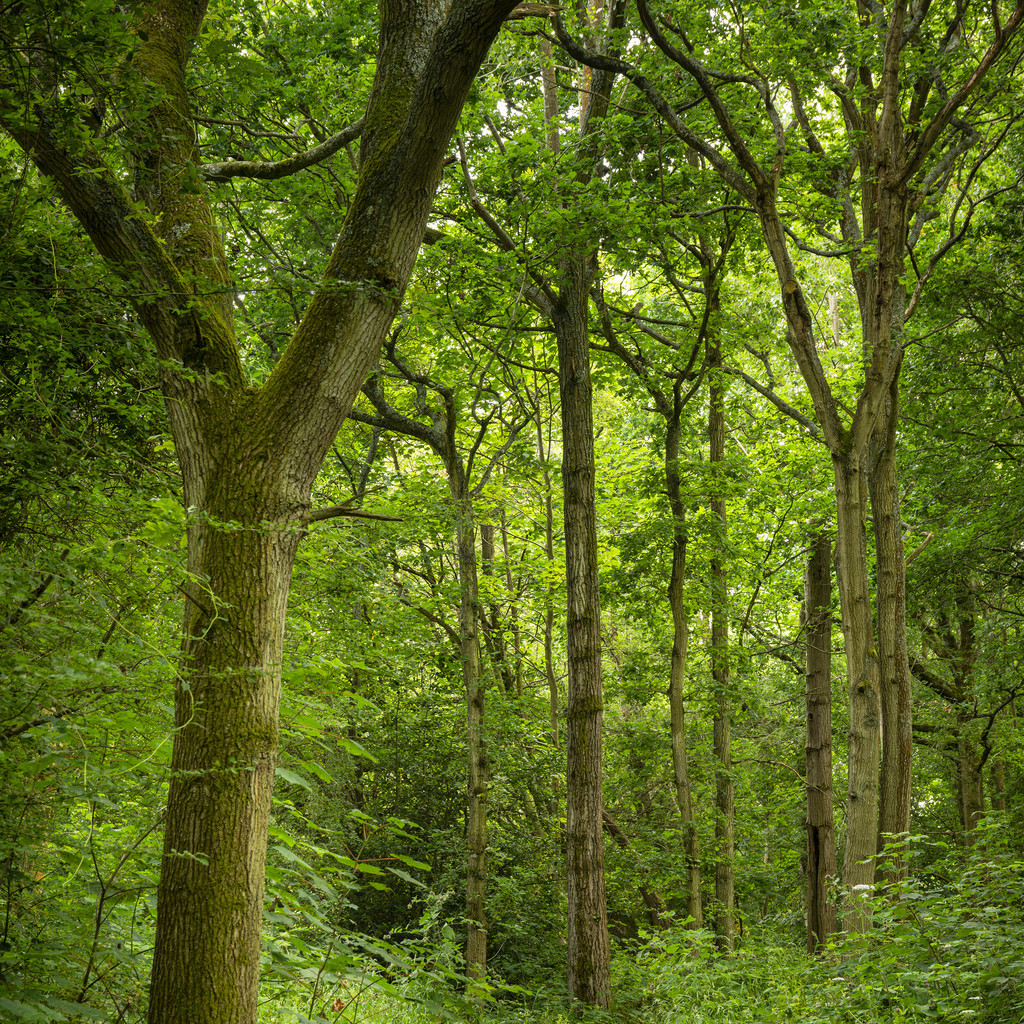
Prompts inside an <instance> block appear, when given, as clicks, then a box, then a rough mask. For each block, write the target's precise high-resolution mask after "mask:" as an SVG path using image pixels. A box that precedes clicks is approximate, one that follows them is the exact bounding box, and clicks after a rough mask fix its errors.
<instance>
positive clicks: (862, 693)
mask: <svg viewBox="0 0 1024 1024" xmlns="http://www.w3.org/2000/svg"><path fill="white" fill-rule="evenodd" d="M832 463H833V467H834V469H835V482H836V513H837V518H836V577H837V579H838V582H839V600H840V605H841V607H842V616H843V640H844V648H845V650H846V674H847V682H848V685H849V697H850V732H849V767H848V773H847V778H848V790H847V804H846V851H845V854H844V858H843V885H844V887H845V888H846V889H847V890H848V891H849V892H850V893H851V894H852V895H851V898H850V906H849V910H848V912H847V914H846V917H845V922H844V923H845V926H846V928H847V930H849V931H853V932H861V931H864V930H865V929H866V928H867V926H868V923H869V921H870V912H869V910H868V908H867V907H866V906H865V905H864V904H863V903H862V901H861V899H860V897H862V896H864V895H866V894H867V893H868V891H869V890H870V889H871V887H872V886H873V885H874V878H875V853H876V850H877V845H878V772H879V767H878V765H879V761H878V758H879V742H880V737H881V722H880V717H879V716H880V707H879V695H878V657H877V654H876V651H875V645H874V635H873V631H872V622H871V599H870V597H869V594H868V573H867V540H866V536H865V532H864V514H865V502H864V497H865V495H864V491H865V490H866V487H865V485H864V481H863V473H862V470H861V466H860V462H859V460H858V459H856V458H854V457H852V456H850V457H847V458H845V459H844V458H841V457H837V456H833V459H832Z"/></svg>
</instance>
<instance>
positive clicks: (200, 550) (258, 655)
mask: <svg viewBox="0 0 1024 1024" xmlns="http://www.w3.org/2000/svg"><path fill="white" fill-rule="evenodd" d="M228 465H230V463H228ZM243 473H244V470H243ZM243 473H239V474H238V475H236V476H235V477H234V479H231V478H230V477H229V473H228V470H227V465H225V464H223V463H222V469H221V472H219V473H216V472H214V473H211V474H210V475H211V477H216V478H217V480H218V483H220V484H221V485H222V486H223V491H222V493H224V494H225V495H232V496H233V495H235V494H237V493H239V491H241V492H242V493H245V492H246V491H248V492H249V493H252V492H257V493H258V492H263V493H261V494H260V495H259V498H257V499H256V501H254V502H252V503H249V502H247V503H246V504H247V506H248V507H245V508H241V507H238V506H237V505H235V504H234V503H233V502H232V501H231V498H230V497H229V498H227V500H226V501H224V502H219V503H218V504H217V505H216V506H214V507H210V506H209V505H208V506H207V507H206V508H205V509H204V512H205V515H204V516H203V517H202V518H197V519H196V520H194V521H193V522H192V524H191V525H190V527H189V529H188V579H189V582H188V584H187V586H186V589H185V628H184V640H183V644H182V658H181V669H180V673H179V676H178V679H177V685H176V688H175V738H174V748H173V756H172V761H171V785H170V790H169V793H168V802H167V824H166V828H165V832H164V855H163V865H162V870H161V874H160V885H159V888H158V898H157V926H156V939H155V948H154V956H153V972H152V977H151V987H150V998H149V1019H150V1020H151V1021H154V1022H157V1021H159V1022H161V1024H163V1022H169V1021H188V1022H193V1021H201V1022H218V1024H219V1022H223V1021H255V1020H256V1017H257V1005H256V1000H257V988H256V979H257V978H258V976H259V959H260V939H261V928H262V921H263V887H264V863H265V859H266V849H267V824H268V821H269V816H270V802H271V794H272V791H273V787H274V765H275V758H276V750H277V735H278V705H279V702H280V695H281V652H282V645H283V637H284V619H285V609H286V606H287V601H288V588H289V584H290V582H291V572H292V565H293V562H294V559H295V553H296V550H297V548H298V544H299V539H300V536H301V533H300V531H299V530H297V529H295V528H294V527H293V526H292V525H291V524H283V525H282V527H279V528H275V527H274V526H272V525H268V524H276V523H282V521H283V520H284V519H285V517H284V516H283V515H282V511H283V510H282V507H281V504H282V503H281V502H278V501H274V500H272V499H268V498H267V497H266V496H265V495H266V492H267V490H268V489H269V487H268V485H267V483H266V482H265V481H258V480H257V479H255V474H252V475H243ZM197 965H201V970H202V974H201V977H202V983H198V982H197V983H196V984H195V985H194V986H193V987H192V988H191V989H190V991H189V994H188V999H187V1000H183V999H182V993H181V990H180V985H181V979H182V978H183V977H188V978H193V977H195V976H196V967H197Z"/></svg>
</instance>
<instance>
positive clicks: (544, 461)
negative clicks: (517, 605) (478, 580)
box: [536, 387, 559, 750]
mask: <svg viewBox="0 0 1024 1024" xmlns="http://www.w3.org/2000/svg"><path fill="white" fill-rule="evenodd" d="M536 395H537V403H536V413H537V419H536V424H537V460H538V461H539V462H540V465H541V472H542V475H543V483H544V557H545V558H546V560H547V564H548V585H547V589H546V593H545V595H544V678H545V680H546V681H547V684H548V716H549V720H550V722H551V733H550V735H551V745H552V746H553V747H554V748H555V749H556V750H557V749H558V742H559V741H558V706H559V700H558V679H557V678H556V676H555V651H554V633H555V574H554V571H553V567H554V561H555V511H554V501H553V499H552V496H551V489H552V483H551V470H550V469H549V468H548V460H549V459H550V457H551V453H550V451H549V450H548V448H547V446H546V445H545V444H544V428H543V426H542V425H541V419H540V388H539V387H538V388H537V391H536Z"/></svg>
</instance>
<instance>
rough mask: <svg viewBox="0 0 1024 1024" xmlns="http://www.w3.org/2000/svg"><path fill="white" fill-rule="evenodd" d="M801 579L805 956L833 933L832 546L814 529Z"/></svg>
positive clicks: (825, 537) (820, 947) (827, 539)
mask: <svg viewBox="0 0 1024 1024" xmlns="http://www.w3.org/2000/svg"><path fill="white" fill-rule="evenodd" d="M811 543H812V546H811V555H810V557H809V558H808V560H807V570H806V573H805V574H804V629H805V652H806V653H805V665H806V674H805V681H806V703H807V748H806V754H805V761H804V764H805V777H806V780H807V952H808V953H810V954H813V953H816V952H818V951H820V950H821V949H822V948H823V947H824V946H825V944H826V943H827V942H828V940H829V936H831V935H832V933H833V932H834V931H835V930H836V908H835V903H834V902H833V901H832V896H831V888H832V885H833V884H834V881H835V876H836V871H837V865H836V846H835V824H834V821H833V813H832V607H831V605H832V567H831V545H830V542H829V536H828V534H827V533H826V532H825V530H823V529H822V530H818V531H817V532H816V533H815V535H814V537H813V539H812V542H811Z"/></svg>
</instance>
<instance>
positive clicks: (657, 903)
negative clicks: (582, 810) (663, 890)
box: [602, 810, 665, 928]
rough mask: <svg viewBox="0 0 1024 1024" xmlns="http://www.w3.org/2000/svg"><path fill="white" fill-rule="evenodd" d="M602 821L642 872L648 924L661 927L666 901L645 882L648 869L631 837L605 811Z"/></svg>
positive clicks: (640, 882)
mask: <svg viewBox="0 0 1024 1024" xmlns="http://www.w3.org/2000/svg"><path fill="white" fill-rule="evenodd" d="M602 819H603V821H604V827H605V831H606V832H607V833H608V835H610V836H611V837H612V841H613V842H614V843H615V845H616V846H618V847H619V849H621V850H625V851H626V853H628V854H629V855H630V857H631V858H632V859H633V860H634V862H635V863H636V867H637V870H638V871H639V872H640V876H641V881H639V882H638V883H637V888H638V889H639V890H640V898H641V899H642V900H643V901H644V906H645V907H646V908H647V923H648V924H649V925H650V926H651V927H652V928H659V927H661V915H662V914H663V913H664V912H665V901H664V900H663V899H662V898H661V896H660V894H658V893H656V892H655V891H654V890H653V889H652V888H651V887H650V886H649V885H648V884H647V883H646V881H643V877H644V876H645V875H646V874H647V872H648V868H647V867H646V866H645V865H644V863H643V861H642V860H641V859H640V856H639V855H638V853H637V851H636V848H635V847H634V846H633V844H632V843H631V842H630V841H629V836H627V835H626V833H625V832H623V831H622V828H621V827H620V826H619V823H618V822H617V821H616V820H615V819H614V818H613V817H612V816H611V815H610V814H609V813H608V811H607V810H605V811H604V812H603V813H602Z"/></svg>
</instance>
